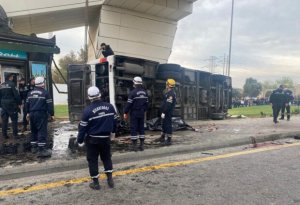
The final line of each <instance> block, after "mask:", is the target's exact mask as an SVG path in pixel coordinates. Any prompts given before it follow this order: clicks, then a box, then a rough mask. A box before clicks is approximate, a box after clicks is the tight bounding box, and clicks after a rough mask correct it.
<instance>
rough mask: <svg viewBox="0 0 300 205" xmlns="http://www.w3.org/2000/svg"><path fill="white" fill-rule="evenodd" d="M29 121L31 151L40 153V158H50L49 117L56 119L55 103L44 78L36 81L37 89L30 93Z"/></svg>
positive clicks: (27, 106) (27, 101)
mask: <svg viewBox="0 0 300 205" xmlns="http://www.w3.org/2000/svg"><path fill="white" fill-rule="evenodd" d="M26 110H27V112H28V113H27V120H29V121H30V129H31V151H32V153H37V152H38V157H50V156H51V151H50V150H48V149H46V145H47V136H48V132H47V126H48V115H50V116H51V118H52V120H53V119H54V109H53V101H52V99H51V97H50V94H49V93H48V92H47V91H46V90H45V79H44V77H37V78H36V79H35V88H34V89H33V90H31V91H29V93H28V96H27V100H26Z"/></svg>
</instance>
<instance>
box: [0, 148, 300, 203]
mask: <svg viewBox="0 0 300 205" xmlns="http://www.w3.org/2000/svg"><path fill="white" fill-rule="evenodd" d="M299 145H300V142H297V143H293V144H284V145H277V146H271V147H264V148H257V149H252V150H246V151H240V152H233V153H228V154H222V155H216V156H210V157H202V158H196V159H190V160H184V161H177V162H171V163H163V164H158V165H152V166H146V167H141V168H135V169H129V170H122V171H116V172H114V173H113V175H114V176H124V175H128V174H136V173H142V172H148V171H153V170H159V169H165V168H170V167H176V166H183V165H190V164H196V163H200V162H205V161H212V160H218V159H225V158H230V157H235V156H241V155H247V154H253V153H259V152H265V151H270V150H278V149H281V148H287V147H294V146H299ZM105 178H106V177H105V175H104V174H101V175H100V179H105ZM88 181H90V177H83V178H77V179H70V180H62V181H56V182H50V183H46V184H39V185H33V186H27V187H22V188H16V189H10V190H6V191H0V197H5V196H10V195H16V194H22V193H28V192H33V191H41V190H45V189H52V188H57V187H62V186H65V185H71V184H81V183H84V182H88Z"/></svg>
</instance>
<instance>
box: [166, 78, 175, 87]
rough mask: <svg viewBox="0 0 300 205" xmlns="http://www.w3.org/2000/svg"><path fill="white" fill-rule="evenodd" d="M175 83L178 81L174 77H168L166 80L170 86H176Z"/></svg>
mask: <svg viewBox="0 0 300 205" xmlns="http://www.w3.org/2000/svg"><path fill="white" fill-rule="evenodd" d="M175 84H176V82H175V80H173V79H168V80H167V81H166V85H167V86H169V87H170V88H174V87H175Z"/></svg>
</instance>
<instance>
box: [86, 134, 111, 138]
mask: <svg viewBox="0 0 300 205" xmlns="http://www.w3.org/2000/svg"><path fill="white" fill-rule="evenodd" d="M89 136H90V137H95V138H107V137H109V136H102V135H89Z"/></svg>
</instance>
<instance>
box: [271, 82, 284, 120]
mask: <svg viewBox="0 0 300 205" xmlns="http://www.w3.org/2000/svg"><path fill="white" fill-rule="evenodd" d="M283 88H284V86H283V85H280V86H279V88H277V89H276V90H274V91H273V92H272V94H271V95H270V103H271V105H272V109H273V122H274V123H275V124H277V123H278V120H277V118H278V115H279V112H280V110H281V108H282V105H283V104H284V102H285V100H284V93H283Z"/></svg>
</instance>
